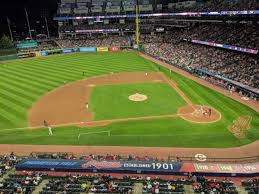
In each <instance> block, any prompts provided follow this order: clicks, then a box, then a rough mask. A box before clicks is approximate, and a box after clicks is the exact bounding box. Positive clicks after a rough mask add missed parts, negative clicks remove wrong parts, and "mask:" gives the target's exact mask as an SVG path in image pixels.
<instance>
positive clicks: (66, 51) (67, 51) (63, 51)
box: [62, 49, 74, 54]
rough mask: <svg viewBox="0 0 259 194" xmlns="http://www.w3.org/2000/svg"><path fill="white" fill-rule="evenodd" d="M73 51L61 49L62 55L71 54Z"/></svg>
mask: <svg viewBox="0 0 259 194" xmlns="http://www.w3.org/2000/svg"><path fill="white" fill-rule="evenodd" d="M73 52H74V49H63V50H62V53H64V54H66V53H73Z"/></svg>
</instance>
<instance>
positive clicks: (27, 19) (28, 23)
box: [24, 7, 32, 40]
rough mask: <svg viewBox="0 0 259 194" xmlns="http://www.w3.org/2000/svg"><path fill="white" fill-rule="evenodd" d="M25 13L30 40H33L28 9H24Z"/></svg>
mask: <svg viewBox="0 0 259 194" xmlns="http://www.w3.org/2000/svg"><path fill="white" fill-rule="evenodd" d="M24 11H25V16H26V21H27V25H28V30H29V35H30V39H31V40H32V35H31V26H30V21H29V17H28V13H27V9H26V7H24Z"/></svg>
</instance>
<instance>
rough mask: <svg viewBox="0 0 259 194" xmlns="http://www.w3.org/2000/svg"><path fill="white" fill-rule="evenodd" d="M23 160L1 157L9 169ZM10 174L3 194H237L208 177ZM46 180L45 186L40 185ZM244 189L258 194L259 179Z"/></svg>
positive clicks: (225, 181)
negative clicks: (190, 192)
mask: <svg viewBox="0 0 259 194" xmlns="http://www.w3.org/2000/svg"><path fill="white" fill-rule="evenodd" d="M30 157H33V158H40V159H42V158H44V159H62V160H66V159H85V160H90V159H94V160H121V159H123V158H124V159H125V160H154V159H155V158H147V157H137V156H133V155H128V156H120V155H106V156H99V155H96V156H95V155H92V154H90V155H87V156H82V157H75V156H74V155H73V154H71V153H32V154H31V156H30ZM22 158H24V157H16V155H15V154H14V153H11V154H10V155H9V156H3V157H1V159H0V161H1V163H2V164H5V166H7V168H6V169H5V170H7V171H8V170H10V169H13V168H14V167H15V164H16V163H17V162H18V161H19V160H20V159H22ZM14 173H15V171H13V173H11V174H9V175H8V176H7V177H5V178H4V179H3V180H1V181H0V193H1V194H11V193H23V194H31V193H32V192H33V191H35V189H38V191H39V193H40V194H56V193H62V194H69V193H75V194H80V193H89V194H96V193H121V194H132V193H134V189H139V188H141V189H142V193H145V194H151V193H152V194H159V193H163V194H169V193H170V194H176V193H177V194H181V193H185V189H186V188H185V186H186V185H188V186H191V187H192V188H193V191H194V192H195V193H200V194H236V193H238V192H237V188H236V186H235V183H234V182H233V181H232V180H231V179H229V178H220V179H216V178H208V177H205V176H197V175H193V174H192V173H188V174H186V175H185V176H176V177H171V178H169V177H167V178H162V177H159V176H149V175H141V174H139V175H138V176H136V175H131V176H127V175H120V176H118V175H109V174H107V175H104V174H93V173H90V174H77V175H76V174H75V175H72V174H70V175H69V174H66V175H65V174H64V175H62V176H61V175H60V174H57V175H55V173H52V174H51V175H48V174H46V173H38V172H25V171H23V172H22V173H18V174H14ZM42 181H44V184H43V185H42V186H40V184H41V183H42ZM241 184H242V186H243V188H244V189H245V190H246V191H247V192H248V193H249V194H255V193H257V192H258V191H259V180H258V179H257V178H253V179H248V180H244V181H242V182H241Z"/></svg>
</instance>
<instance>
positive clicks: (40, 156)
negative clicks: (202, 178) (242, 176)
mask: <svg viewBox="0 0 259 194" xmlns="http://www.w3.org/2000/svg"><path fill="white" fill-rule="evenodd" d="M30 157H32V158H36V159H71V160H73V159H81V160H106V161H111V160H124V161H161V162H163V161H166V160H164V159H158V158H155V157H150V156H135V155H132V154H129V155H119V154H117V155H113V154H107V155H95V154H89V155H83V156H80V157H76V156H74V155H73V154H72V153H42V152H39V153H38V152H33V153H31V155H30ZM167 161H181V160H180V158H179V157H176V158H172V157H168V158H167Z"/></svg>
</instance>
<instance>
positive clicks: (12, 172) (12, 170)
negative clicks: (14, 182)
mask: <svg viewBox="0 0 259 194" xmlns="http://www.w3.org/2000/svg"><path fill="white" fill-rule="evenodd" d="M11 174H15V169H11V170H9V171H8V172H7V173H5V174H4V175H3V176H2V177H1V178H0V182H3V180H4V179H6V178H7V177H8V176H9V175H11Z"/></svg>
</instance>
